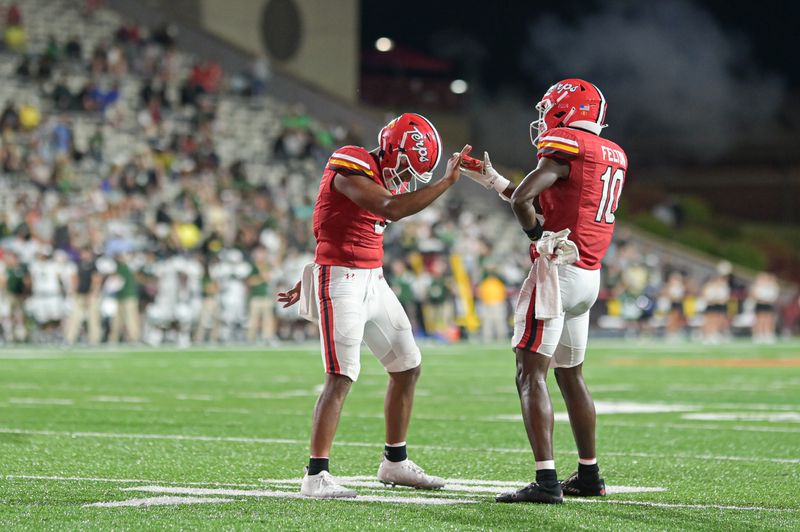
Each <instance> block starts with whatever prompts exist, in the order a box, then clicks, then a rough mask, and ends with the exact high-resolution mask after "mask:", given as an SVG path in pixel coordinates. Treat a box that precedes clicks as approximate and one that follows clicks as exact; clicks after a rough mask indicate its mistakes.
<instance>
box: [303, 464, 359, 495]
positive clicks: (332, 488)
mask: <svg viewBox="0 0 800 532" xmlns="http://www.w3.org/2000/svg"><path fill="white" fill-rule="evenodd" d="M300 494H301V495H305V496H306V497H313V498H315V499H353V498H355V496H356V492H355V491H353V490H351V489H347V488H345V487H344V486H341V485H339V484H338V483H337V482H336V480H335V479H334V478H333V475H331V474H330V473H328V472H327V471H320V472H319V473H317V474H316V475H309V474H308V471H306V474H305V476H304V477H303V483H302V484H301V485H300Z"/></svg>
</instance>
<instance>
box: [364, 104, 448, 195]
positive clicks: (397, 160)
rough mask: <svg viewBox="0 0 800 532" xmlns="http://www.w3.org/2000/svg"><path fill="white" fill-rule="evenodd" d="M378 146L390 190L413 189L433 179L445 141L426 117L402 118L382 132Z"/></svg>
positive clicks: (382, 168) (393, 121)
mask: <svg viewBox="0 0 800 532" xmlns="http://www.w3.org/2000/svg"><path fill="white" fill-rule="evenodd" d="M378 143H379V148H380V164H381V172H382V174H383V180H384V183H385V184H386V187H387V188H388V189H389V190H390V191H392V192H394V193H397V192H406V191H409V190H413V189H415V188H416V184H417V181H419V182H422V183H427V182H429V181H430V180H431V178H432V177H433V170H434V168H436V165H437V164H438V163H439V158H440V155H441V139H440V138H439V133H438V132H437V131H436V128H435V127H434V126H433V124H432V123H431V122H430V121H429V120H428V119H427V118H425V117H424V116H422V115H419V114H416V113H405V114H403V115H400V116H399V117H397V118H395V119H394V120H392V121H391V122H389V123H388V124H387V125H386V126H384V127H383V129H381V132H380V134H379V135H378ZM406 172H408V174H406Z"/></svg>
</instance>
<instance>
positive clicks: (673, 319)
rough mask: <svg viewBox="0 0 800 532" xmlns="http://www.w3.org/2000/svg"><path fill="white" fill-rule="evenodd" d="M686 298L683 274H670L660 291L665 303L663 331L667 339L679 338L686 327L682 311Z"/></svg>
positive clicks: (674, 272) (675, 272)
mask: <svg viewBox="0 0 800 532" xmlns="http://www.w3.org/2000/svg"><path fill="white" fill-rule="evenodd" d="M686 296H687V290H686V282H685V280H684V275H683V273H682V272H680V271H677V270H676V271H673V272H671V273H670V274H669V277H668V278H667V282H666V284H665V285H664V288H663V289H662V291H661V297H662V298H663V299H664V300H665V303H666V304H665V305H664V306H665V307H666V308H667V309H668V310H667V324H666V331H665V333H666V337H667V338H668V339H677V338H679V337H680V336H681V333H682V332H683V329H684V327H685V326H686V316H685V315H684V310H683V304H684V300H685V299H686Z"/></svg>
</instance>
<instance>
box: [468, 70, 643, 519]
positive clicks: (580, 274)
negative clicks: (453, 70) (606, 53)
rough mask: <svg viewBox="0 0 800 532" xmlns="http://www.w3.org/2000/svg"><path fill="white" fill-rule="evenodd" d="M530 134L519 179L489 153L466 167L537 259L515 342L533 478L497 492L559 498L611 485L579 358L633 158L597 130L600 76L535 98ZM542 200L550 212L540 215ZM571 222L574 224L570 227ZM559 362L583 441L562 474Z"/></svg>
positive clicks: (501, 498)
mask: <svg viewBox="0 0 800 532" xmlns="http://www.w3.org/2000/svg"><path fill="white" fill-rule="evenodd" d="M536 109H537V110H538V111H539V119H538V120H536V121H534V122H533V123H531V141H532V142H533V144H534V146H536V148H537V150H538V151H537V156H538V159H539V162H538V165H537V166H536V169H535V170H533V171H532V172H531V173H529V174H528V175H527V176H526V177H525V179H524V180H523V181H522V183H520V185H519V186H518V187H516V188H515V187H514V186H513V185H512V184H510V183H509V181H508V180H507V179H505V178H504V177H503V176H501V175H500V174H498V173H497V171H495V170H494V168H492V166H491V162H490V161H489V159H488V154H487V155H486V156H485V158H484V161H482V162H481V161H478V160H476V159H472V158H471V157H468V156H467V157H465V158H464V159H465V160H464V162H462V169H463V171H464V173H465V175H467V176H469V177H470V178H472V179H473V180H475V181H478V182H479V183H481V184H482V185H483V186H485V187H486V188H494V189H495V190H497V191H498V193H500V194H501V196H503V197H504V198H505V199H508V200H509V201H510V202H511V206H512V209H513V211H514V214H515V215H516V217H517V220H518V221H519V223H520V225H521V226H522V229H523V230H524V231H525V233H526V234H527V235H528V237H529V238H530V240H531V241H532V244H531V258H532V260H533V261H534V263H533V267H532V268H531V272H530V274H529V275H528V278H527V279H526V280H525V283H524V284H523V285H522V290H521V291H520V296H519V300H518V301H517V305H516V309H515V315H514V338H513V339H512V346H513V349H514V352H515V353H516V357H517V378H516V380H517V390H518V391H519V397H520V403H521V406H522V417H523V421H524V423H525V429H526V431H527V433H528V440H529V441H530V444H531V448H532V449H533V454H534V457H535V460H536V482H534V483H531V484H530V485H528V486H526V487H524V488H522V489H520V490H519V491H516V492H511V493H504V494H501V495H498V496H497V501H498V502H538V503H550V504H556V503H560V502H562V501H563V497H562V494H563V495H572V496H601V495H605V483H604V481H603V479H601V478H600V475H599V468H598V465H597V458H596V451H595V408H594V402H593V400H592V396H591V395H590V394H589V390H588V389H587V387H586V383H585V382H584V379H583V374H582V367H583V360H584V355H585V352H586V344H587V339H588V334H589V309H590V308H591V307H592V305H593V304H594V302H595V300H596V299H597V295H598V290H599V286H600V260H601V259H602V258H603V255H605V253H606V250H607V249H608V246H609V244H610V243H611V236H612V234H613V231H614V211H615V210H616V208H617V204H618V203H619V197H620V193H621V192H622V187H623V185H624V182H625V174H626V172H627V168H628V161H627V157H626V155H625V152H624V151H623V150H622V148H620V147H619V146H618V145H617V144H615V143H613V142H611V141H610V140H606V139H603V138H601V137H600V132H601V131H602V129H603V128H604V127H605V117H606V100H605V98H604V97H603V94H602V93H601V92H600V90H599V89H598V88H597V87H596V86H594V85H593V84H591V83H589V82H587V81H584V80H581V79H565V80H563V81H560V82H558V83H556V84H555V85H553V86H552V87H550V89H549V90H548V91H547V92H546V93H545V95H544V97H543V98H542V100H541V101H540V102H539V103H538V104H537V105H536ZM534 200H538V203H539V206H540V210H541V215H542V216H543V222H542V221H540V220H539V219H537V212H536V208H535V206H534ZM567 230H568V231H567ZM550 367H552V368H554V373H555V375H556V381H557V382H558V386H559V388H560V390H561V394H562V395H563V397H564V400H565V402H566V405H567V412H568V414H569V420H570V424H571V425H572V432H573V435H574V437H575V443H576V445H577V448H578V457H579V460H578V471H577V472H576V473H574V474H573V475H572V476H570V477H569V478H568V479H567V480H565V481H563V482H560V483H559V482H558V480H557V476H556V468H555V461H554V460H553V443H552V439H553V409H552V405H551V403H550V394H549V393H548V391H547V383H546V379H547V372H548V369H549V368H550Z"/></svg>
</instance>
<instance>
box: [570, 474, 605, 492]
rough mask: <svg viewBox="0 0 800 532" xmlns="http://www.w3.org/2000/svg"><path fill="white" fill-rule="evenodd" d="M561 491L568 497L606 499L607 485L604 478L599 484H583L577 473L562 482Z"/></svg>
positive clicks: (600, 479) (599, 480) (598, 481)
mask: <svg viewBox="0 0 800 532" xmlns="http://www.w3.org/2000/svg"><path fill="white" fill-rule="evenodd" d="M561 491H562V492H563V493H564V495H566V496H567V497H605V496H606V483H605V482H604V481H603V479H602V478H599V479H597V482H583V481H582V480H581V479H580V478H579V477H578V472H577V471H576V472H575V473H573V474H571V475H570V476H569V478H568V479H567V480H562V481H561Z"/></svg>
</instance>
